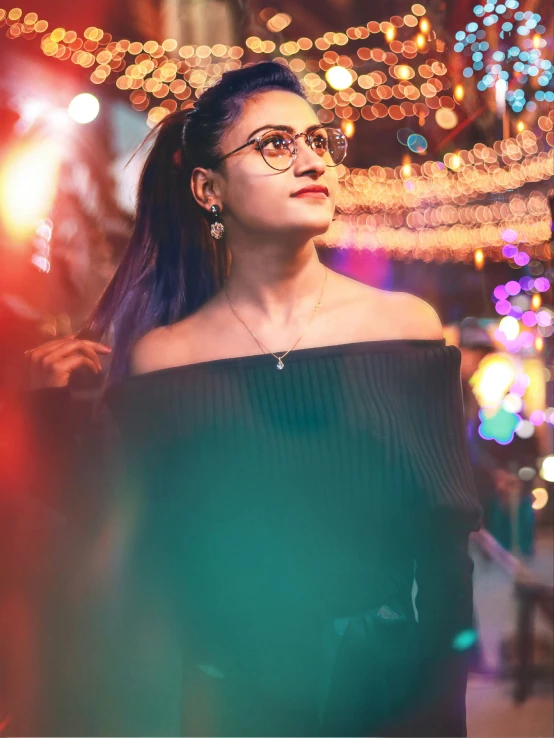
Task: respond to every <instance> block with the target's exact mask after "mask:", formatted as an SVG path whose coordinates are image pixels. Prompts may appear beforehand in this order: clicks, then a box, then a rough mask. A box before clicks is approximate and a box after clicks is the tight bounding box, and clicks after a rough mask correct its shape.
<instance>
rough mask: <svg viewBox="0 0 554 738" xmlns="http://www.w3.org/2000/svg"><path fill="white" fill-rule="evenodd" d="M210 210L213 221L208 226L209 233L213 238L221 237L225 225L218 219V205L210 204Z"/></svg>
mask: <svg viewBox="0 0 554 738" xmlns="http://www.w3.org/2000/svg"><path fill="white" fill-rule="evenodd" d="M210 211H211V213H212V215H213V217H214V218H215V223H212V224H211V226H210V233H211V234H212V236H213V238H218V239H219V238H223V233H224V231H225V226H224V225H223V223H222V222H221V221H220V220H219V213H220V212H221V211H220V209H219V205H212V207H211V208H210Z"/></svg>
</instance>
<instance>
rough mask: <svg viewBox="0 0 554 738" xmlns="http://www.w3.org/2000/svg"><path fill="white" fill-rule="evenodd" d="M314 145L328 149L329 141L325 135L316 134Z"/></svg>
mask: <svg viewBox="0 0 554 738" xmlns="http://www.w3.org/2000/svg"><path fill="white" fill-rule="evenodd" d="M312 142H313V143H312V145H313V146H314V148H316V149H326V148H327V141H326V139H325V138H324V137H323V136H316V137H315V138H314V139H312Z"/></svg>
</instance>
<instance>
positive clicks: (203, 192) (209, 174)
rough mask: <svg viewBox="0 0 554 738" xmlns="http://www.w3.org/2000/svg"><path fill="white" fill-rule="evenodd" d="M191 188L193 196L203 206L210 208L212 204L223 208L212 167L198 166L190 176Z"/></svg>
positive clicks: (206, 208)
mask: <svg viewBox="0 0 554 738" xmlns="http://www.w3.org/2000/svg"><path fill="white" fill-rule="evenodd" d="M190 189H191V191H192V194H193V197H194V199H195V200H196V202H197V203H198V204H199V205H200V207H201V208H204V209H205V210H209V209H210V207H211V205H214V204H216V205H219V207H220V208H221V203H220V200H221V193H220V191H219V189H220V188H219V186H218V183H217V180H216V177H215V172H214V171H213V170H212V169H204V168H203V167H196V168H195V169H194V170H193V172H192V174H191V177H190Z"/></svg>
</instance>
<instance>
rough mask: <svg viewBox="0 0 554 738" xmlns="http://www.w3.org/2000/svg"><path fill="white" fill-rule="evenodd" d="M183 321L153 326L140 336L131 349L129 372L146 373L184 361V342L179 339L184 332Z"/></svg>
mask: <svg viewBox="0 0 554 738" xmlns="http://www.w3.org/2000/svg"><path fill="white" fill-rule="evenodd" d="M184 323H185V321H184V320H183V321H181V322H180V323H176V324H175V325H172V326H161V327H160V328H154V329H153V330H151V331H149V332H148V333H146V334H145V335H144V336H143V337H142V338H140V339H139V340H138V341H137V342H136V343H135V345H134V346H133V348H132V350H131V355H130V369H131V374H133V375H135V374H146V373H147V372H154V371H157V370H158V369H165V368H167V367H169V366H175V365H177V364H178V363H184V361H183V358H184V347H185V346H186V342H184V341H182V340H179V339H180V338H181V337H182V336H183V334H184Z"/></svg>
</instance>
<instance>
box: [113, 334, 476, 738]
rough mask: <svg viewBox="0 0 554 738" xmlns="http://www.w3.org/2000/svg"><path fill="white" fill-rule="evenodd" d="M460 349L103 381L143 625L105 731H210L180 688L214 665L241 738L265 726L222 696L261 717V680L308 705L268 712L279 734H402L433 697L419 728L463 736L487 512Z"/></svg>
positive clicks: (406, 347) (260, 359)
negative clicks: (475, 539) (477, 560)
mask: <svg viewBox="0 0 554 738" xmlns="http://www.w3.org/2000/svg"><path fill="white" fill-rule="evenodd" d="M460 358H461V353H460V350H459V349H458V348H457V347H454V346H448V345H446V343H445V341H444V340H407V339H394V340H385V341H365V342H358V343H347V344H342V345H336V346H324V347H317V348H306V349H296V350H294V351H292V352H291V353H289V354H288V356H287V357H286V358H285V360H284V363H285V368H284V369H283V370H282V371H279V370H278V369H277V368H276V360H275V358H274V357H273V356H271V355H268V354H260V355H255V356H246V357H238V358H229V359H219V360H213V361H206V362H201V363H198V364H192V365H187V366H182V367H173V368H169V369H163V370H159V371H154V372H150V373H148V374H143V375H139V376H135V377H130V378H128V379H126V380H125V381H123V382H122V383H120V384H118V385H115V386H113V387H111V388H110V389H109V390H108V391H107V393H106V397H105V401H106V406H107V408H108V409H109V411H110V413H111V414H112V416H113V418H114V419H115V422H116V424H117V426H118V428H119V431H120V434H121V449H122V458H124V459H125V472H124V475H123V477H122V479H121V480H120V482H119V483H118V485H117V487H116V492H115V494H114V497H113V506H112V508H111V509H110V510H109V514H108V517H109V519H110V526H109V527H110V530H112V532H113V531H115V532H116V538H117V537H118V540H119V547H118V548H117V551H118V559H117V561H116V562H114V561H112V562H111V565H110V567H109V568H110V572H111V581H112V584H111V586H112V589H111V590H110V592H111V594H109V595H108V596H107V599H106V601H107V602H109V606H108V607H109V610H110V613H111V616H112V615H113V614H114V613H117V616H118V617H119V618H120V622H121V623H124V624H125V625H124V627H123V630H124V631H125V633H126V637H128V639H129V641H128V642H127V648H126V647H125V646H123V645H121V644H122V642H123V641H124V640H125V639H120V640H119V645H120V650H119V651H117V649H116V651H117V653H118V654H119V655H118V658H117V659H115V660H116V661H117V667H113V668H111V669H110V673H111V674H112V675H113V674H116V673H118V674H119V675H120V678H119V680H118V681H117V684H118V685H119V688H120V687H121V684H123V683H124V684H126V685H127V686H126V687H125V690H123V691H124V694H123V693H122V694H120V696H119V698H118V699H117V700H116V701H115V702H116V703H117V705H118V707H117V709H115V708H114V710H115V713H117V717H114V718H113V720H114V721H115V722H114V723H113V724H110V728H109V729H113V730H115V731H116V730H117V729H118V727H117V726H120V725H121V726H123V727H122V730H123V732H126V733H127V734H133V730H134V729H136V730H137V731H139V733H140V734H142V735H147V734H149V732H150V731H151V732H152V734H158V735H161V734H174V735H175V734H179V732H181V733H182V734H188V731H191V732H193V731H194V732H196V733H198V725H197V723H195V725H194V726H193V727H191V726H190V725H189V723H190V721H189V722H187V721H188V720H189V717H188V716H189V714H190V713H192V712H194V705H191V704H188V703H187V701H186V697H184V696H183V695H184V692H187V690H186V689H184V688H183V684H186V683H187V682H186V678H190V674H196V675H198V668H199V667H197V666H195V665H197V664H203V665H204V667H206V665H208V667H209V668H208V672H209V673H210V674H211V675H212V676H209V675H208V676H206V673H205V672H202V674H203V675H204V676H203V677H202V678H205V679H208V680H211V682H210V684H212V683H213V685H215V687H214V689H213V690H212V691H210V695H212V696H211V697H210V699H211V703H210V709H209V710H208V712H209V714H210V715H211V716H212V717H211V719H216V724H217V725H218V726H219V727H218V728H217V730H219V731H222V733H224V734H227V735H231V734H233V730H236V731H237V734H241V732H242V734H243V735H246V734H248V732H247V728H245V727H244V726H240V725H239V726H238V727H235V728H233V725H235V723H233V722H232V719H231V718H230V717H229V714H230V713H229V711H228V709H227V708H225V705H224V703H225V700H227V699H228V700H232V701H233V704H235V705H237V704H239V705H240V701H241V699H244V714H246V713H247V712H248V710H251V705H250V707H249V706H248V705H249V704H250V703H251V702H252V699H253V698H252V696H251V695H250V697H248V700H247V699H246V697H245V695H246V694H248V690H252V689H254V688H255V689H256V690H258V691H259V693H260V694H262V695H264V696H265V697H264V698H267V699H268V700H270V701H271V700H275V701H276V704H278V705H280V706H281V707H282V709H281V710H280V711H279V712H280V713H282V714H287V715H288V716H289V717H288V718H287V719H288V720H289V721H292V727H290V722H289V723H286V724H285V723H280V722H279V719H280V718H279V719H277V718H275V717H274V718H272V719H269V718H268V717H267V716H266V718H265V719H266V722H269V723H271V725H265V730H266V731H268V732H266V733H265V734H266V735H283V734H285V732H283V731H286V730H289V729H290V730H295V729H297V730H298V731H299V732H298V734H307V733H308V732H309V729H308V728H306V727H301V720H300V718H298V721H299V722H298V725H297V727H296V728H295V727H294V726H295V724H294V719H295V718H294V717H290V716H294V715H296V714H303V715H305V714H313V716H314V723H313V725H314V726H315V727H313V734H314V735H317V734H319V735H324V734H334V735H356V734H360V735H362V734H365V735H368V734H370V733H368V732H367V731H372V730H375V731H380V732H379V734H380V735H384V734H385V732H386V728H387V726H389V727H390V726H391V725H392V724H393V723H394V721H397V720H399V719H400V718H402V719H404V720H408V723H407V724H409V725H412V723H410V721H412V720H413V721H414V722H413V725H415V724H416V718H415V717H414V715H415V712H414V710H416V707H417V706H418V707H417V712H418V714H419V715H420V717H419V718H417V719H418V720H424V721H425V720H426V721H427V723H424V724H425V725H426V726H427V727H425V728H414V727H411V728H408V730H417V729H420V730H424V731H426V732H424V733H421V734H426V735H461V734H463V732H464V731H465V704H464V698H465V676H466V671H465V666H464V663H465V662H464V660H463V658H462V657H461V656H460V654H459V653H458V652H457V651H456V649H455V648H453V644H454V642H455V638H456V636H458V635H459V634H460V633H462V632H463V631H465V630H467V629H470V628H471V627H472V582H471V579H472V562H471V559H470V558H469V556H468V554H467V537H468V534H469V532H470V531H472V530H477V529H478V528H479V526H480V522H481V509H480V506H479V502H478V498H477V493H476V490H475V486H474V482H473V474H472V470H471V467H470V464H469V457H468V452H467V447H466V440H465V434H464V418H463V406H462V394H461V383H460ZM414 571H415V578H416V580H417V584H418V590H419V591H418V596H417V599H416V609H417V614H418V616H419V622H418V620H417V618H416V612H415V611H414V607H413V603H412V587H413V581H414ZM114 617H115V616H114ZM145 634H148V635H147V637H146V636H145ZM145 638H146V640H144V639H145ZM154 643H156V644H157V645H156V646H155V647H154V646H153V645H152V644H154ZM139 644H142V645H141V646H139ZM149 644H150V645H149ZM114 658H115V657H114ZM131 664H134V666H131ZM121 668H122V669H123V670H124V674H125V675H126V676H123V677H122V676H121V673H120V672H119V671H118V669H121ZM195 669H197V671H196V672H195V671H194V670H195ZM187 670H188V671H187ZM187 674H188V675H189V677H186V675H187ZM214 675H215V676H214ZM233 685H234V686H233ZM237 685H242V687H240V688H239V686H237ZM114 689H115V688H114ZM226 689H227V690H230V691H228V692H226V691H225V690H226ZM241 690H242V691H241ZM189 693H190V689H189ZM231 694H232V695H233V696H232V697H230V696H229V695H231ZM125 695H126V696H125ZM140 695H142V696H140ZM241 695H242V696H241ZM261 699H262V698H261V697H260V698H259V699H258V701H260V700H261ZM126 700H128V702H126ZM131 704H132V708H131V707H130V706H129V705H131ZM125 705H127V708H128V709H127V708H126V707H125ZM240 712H241V711H240V710H239V713H240ZM115 713H114V714H115ZM421 715H423V717H421ZM214 716H219V717H214ZM225 716H227V717H225ZM236 719H238V718H235V720H236ZM260 719H262V718H260ZM282 719H284V718H282ZM217 720H219V722H217ZM118 721H119V722H118ZM418 724H420V725H421V723H418ZM114 726H116V727H115V728H114ZM187 726H188V727H187ZM287 726H288V727H287ZM430 726H433V728H431V727H430ZM263 728H264V723H263V720H262V724H261V727H260V724H259V723H258V724H255V726H254V727H252V731H253V733H255V732H256V730H259V731H261V733H260V734H262V732H263ZM205 730H206V731H209V730H210V729H209V728H207V727H206V728H205ZM212 730H216V729H215V728H212ZM431 730H437V731H438V732H436V733H435V732H430V731H431ZM271 731H275V732H271ZM326 731H327V733H326ZM207 734H208V733H207ZM402 734H405V735H408V734H410V733H407V732H406V733H402Z"/></svg>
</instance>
